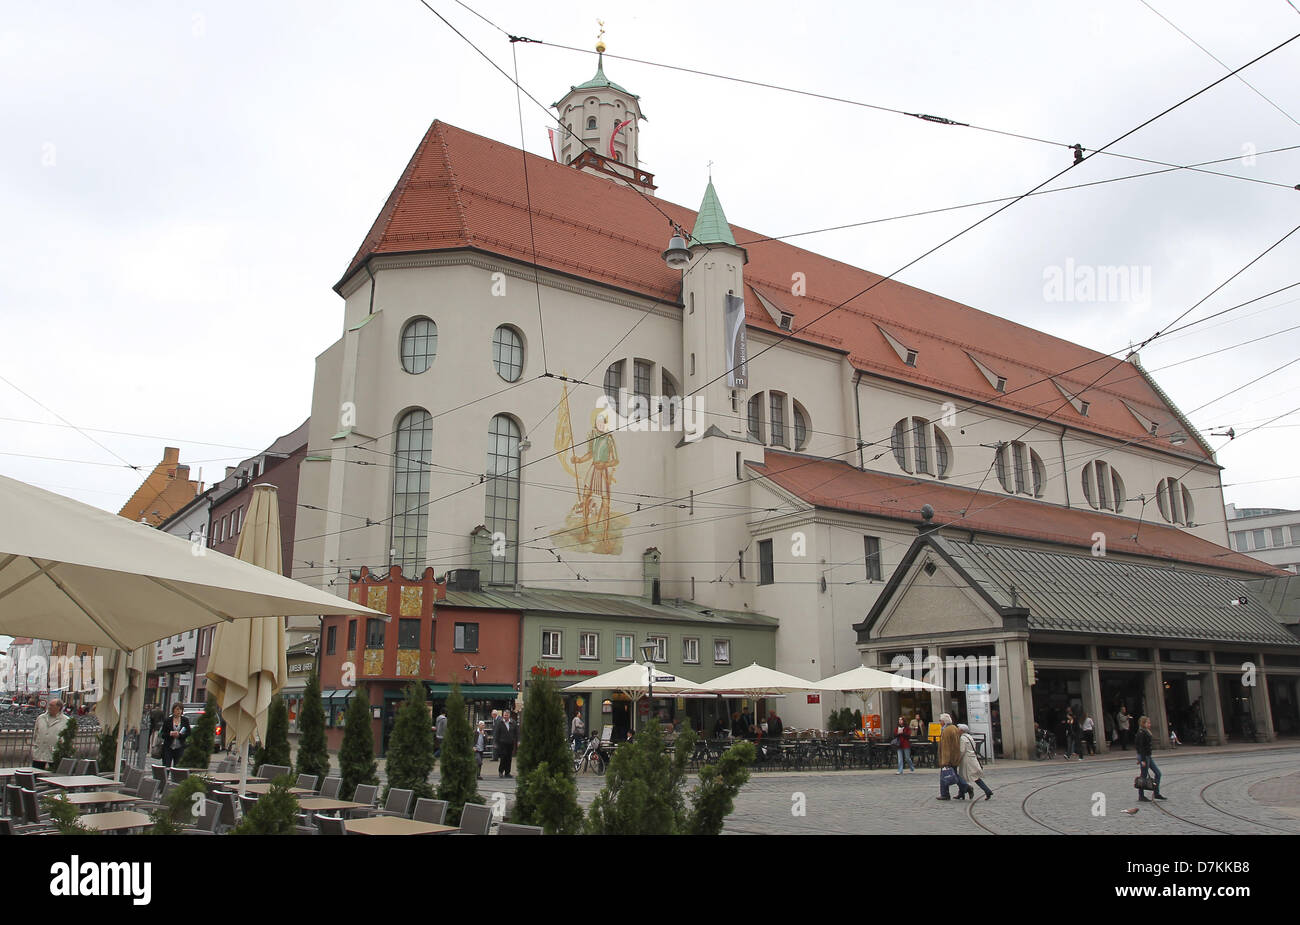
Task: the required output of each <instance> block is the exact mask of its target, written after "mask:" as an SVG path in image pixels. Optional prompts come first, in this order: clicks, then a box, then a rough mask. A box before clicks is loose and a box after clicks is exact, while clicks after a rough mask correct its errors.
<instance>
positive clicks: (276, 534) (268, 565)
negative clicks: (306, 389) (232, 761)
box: [208, 485, 289, 793]
mask: <svg viewBox="0 0 1300 925" xmlns="http://www.w3.org/2000/svg"><path fill="white" fill-rule="evenodd" d="M235 558H236V559H239V560H241V561H243V562H248V563H250V564H252V565H256V566H259V567H261V568H264V569H266V570H267V571H271V572H276V573H277V574H278V573H279V571H280V568H281V565H282V560H281V556H280V507H279V503H278V501H277V497H276V488H275V486H274V485H257V486H255V487H254V488H253V499H252V501H251V502H249V505H248V514H247V515H246V516H245V517H244V524H243V529H242V531H241V532H240V534H239V544H238V545H237V546H236V548H235ZM285 651H286V646H285V642H284V618H283V617H263V618H259V619H256V620H239V621H237V622H235V623H227V624H223V625H221V626H218V627H217V631H216V633H215V635H213V637H212V655H211V657H210V658H209V660H208V693H210V694H211V695H212V696H213V697H215V698H216V699H217V706H218V707H220V708H221V714H222V716H223V717H224V718H225V721H226V726H227V728H228V729H230V731H231V732H232V734H233V735H234V736H235V738H236V740H237V741H238V742H239V763H240V767H241V769H242V772H241V781H240V793H243V792H244V787H245V779H246V778H247V776H248V767H247V764H248V743H249V741H250V740H251V739H252V737H253V733H254V732H257V733H258V734H259V735H260V736H261V737H262V740H263V741H265V740H266V714H267V711H268V710H269V709H270V706H271V700H272V698H273V697H275V696H277V695H278V694H279V691H280V688H281V687H283V686H284V682H285V678H286V677H287V675H288V674H289V669H288V665H287V664H286V661H285Z"/></svg>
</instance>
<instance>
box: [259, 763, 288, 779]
mask: <svg viewBox="0 0 1300 925" xmlns="http://www.w3.org/2000/svg"><path fill="white" fill-rule="evenodd" d="M288 773H289V766H288V765H287V764H264V765H262V766H261V767H260V768H258V769H257V776H258V777H264V778H266V779H267V780H275V779H276V778H277V777H283V776H284V775H286V774H288Z"/></svg>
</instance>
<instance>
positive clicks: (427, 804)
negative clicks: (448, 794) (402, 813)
mask: <svg viewBox="0 0 1300 925" xmlns="http://www.w3.org/2000/svg"><path fill="white" fill-rule="evenodd" d="M411 818H412V819H414V820H415V821H416V822H432V823H433V824H434V825H444V824H446V820H447V801H446V800H430V799H428V798H426V797H421V798H420V799H418V800H416V801H415V813H414V815H412V816H411Z"/></svg>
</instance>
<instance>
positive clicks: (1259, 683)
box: [1250, 652, 1277, 742]
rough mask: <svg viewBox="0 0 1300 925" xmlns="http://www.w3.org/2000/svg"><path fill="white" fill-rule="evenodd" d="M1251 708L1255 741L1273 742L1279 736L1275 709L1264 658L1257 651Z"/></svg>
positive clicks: (1251, 692)
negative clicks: (1274, 715)
mask: <svg viewBox="0 0 1300 925" xmlns="http://www.w3.org/2000/svg"><path fill="white" fill-rule="evenodd" d="M1250 709H1251V712H1252V713H1254V714H1255V715H1254V720H1255V741H1257V742H1272V741H1273V740H1274V739H1275V738H1277V736H1276V734H1275V733H1274V731H1273V709H1272V704H1271V703H1270V702H1269V697H1268V675H1267V673H1265V671H1264V659H1263V658H1262V657H1261V655H1260V653H1258V652H1256V653H1255V686H1254V687H1252V688H1251V689H1250Z"/></svg>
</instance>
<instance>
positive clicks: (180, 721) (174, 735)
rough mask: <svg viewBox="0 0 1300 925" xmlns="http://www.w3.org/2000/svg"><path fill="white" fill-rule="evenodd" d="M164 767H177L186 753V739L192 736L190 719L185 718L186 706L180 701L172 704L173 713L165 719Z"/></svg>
mask: <svg viewBox="0 0 1300 925" xmlns="http://www.w3.org/2000/svg"><path fill="white" fill-rule="evenodd" d="M159 735H160V736H161V737H162V744H163V750H162V763H163V767H166V768H170V767H175V766H176V765H178V764H179V763H180V760H181V755H183V754H184V753H185V741H186V740H187V739H188V738H189V737H190V721H189V720H188V719H186V718H185V708H184V707H183V706H181V705H180V703H174V704H172V715H171V716H169V717H167V719H166V720H164V721H163V724H162V731H161V732H160V733H159Z"/></svg>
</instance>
